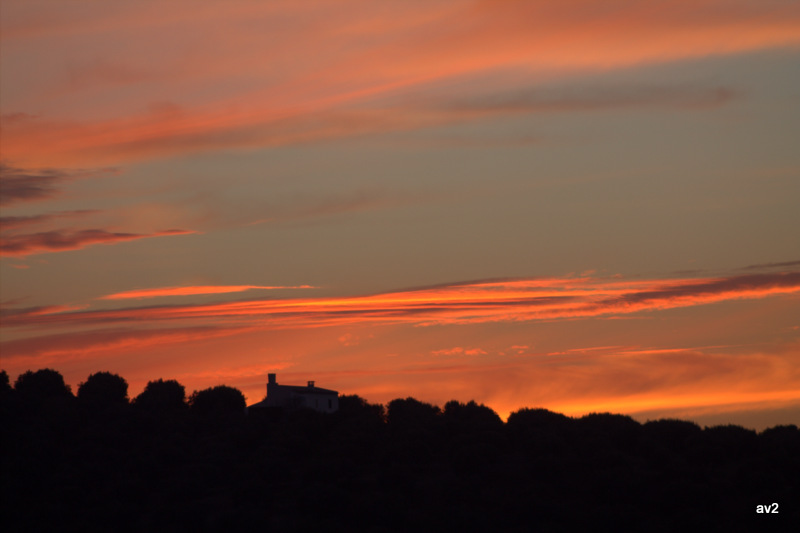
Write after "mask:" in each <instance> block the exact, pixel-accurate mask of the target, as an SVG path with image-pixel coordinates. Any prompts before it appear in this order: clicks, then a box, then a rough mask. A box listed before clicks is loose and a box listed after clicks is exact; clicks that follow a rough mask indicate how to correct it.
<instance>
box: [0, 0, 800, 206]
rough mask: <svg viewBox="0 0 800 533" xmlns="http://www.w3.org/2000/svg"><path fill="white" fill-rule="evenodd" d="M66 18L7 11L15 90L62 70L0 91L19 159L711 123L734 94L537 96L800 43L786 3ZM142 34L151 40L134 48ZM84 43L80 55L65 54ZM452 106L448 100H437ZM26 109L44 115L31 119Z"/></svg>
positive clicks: (240, 5)
mask: <svg viewBox="0 0 800 533" xmlns="http://www.w3.org/2000/svg"><path fill="white" fill-rule="evenodd" d="M32 4H35V3H32ZM72 4H73V3H71V5H70V8H69V9H67V8H63V7H61V8H54V9H53V8H51V7H50V4H48V9H47V10H46V11H47V12H51V13H52V17H53V18H50V17H42V16H41V15H39V14H37V15H36V16H34V15H33V13H35V11H34V12H31V11H29V9H33V8H31V7H28V6H25V7H23V6H22V5H21V4H17V3H14V2H12V6H11V7H9V8H7V11H8V13H7V14H6V15H5V17H4V21H3V25H4V39H5V40H7V41H9V42H12V43H14V44H15V53H16V54H17V55H15V56H14V57H13V59H14V61H6V62H5V63H6V66H5V67H4V68H5V70H6V71H7V72H8V76H7V77H9V78H16V79H23V78H22V77H21V76H17V75H16V74H18V73H19V72H21V71H22V69H24V68H25V65H27V64H28V63H26V62H25V59H24V58H25V52H24V51H25V47H26V46H30V47H31V49H32V50H35V49H36V47H37V46H38V47H47V46H52V45H54V44H55V43H58V46H59V49H60V50H61V51H62V54H63V56H64V60H63V61H59V62H58V63H53V64H51V63H49V62H46V63H42V64H40V68H39V70H38V71H37V74H36V76H34V77H33V78H32V79H31V85H30V86H27V87H26V86H23V85H22V84H20V85H14V86H13V87H12V88H13V90H6V91H4V109H5V108H6V107H7V113H6V117H7V118H6V120H5V121H4V129H5V131H4V152H5V153H6V154H5V157H7V158H9V160H12V161H19V162H21V163H23V164H43V163H44V164H69V165H76V164H78V165H79V164H82V162H85V161H87V160H91V161H93V162H96V161H107V162H116V161H134V160H139V159H149V158H153V157H163V156H168V155H179V154H184V153H188V152H196V151H206V150H213V149H223V148H234V147H253V146H275V145H284V144H287V143H297V142H306V141H309V140H315V139H325V138H335V137H341V136H352V135H361V134H365V133H374V132H382V131H388V130H406V129H413V128H420V127H425V126H429V125H437V124H442V123H446V122H449V121H453V120H463V119H469V118H474V117H478V116H485V115H486V114H492V113H507V112H509V111H512V110H513V111H515V112H519V111H526V112H535V111H563V110H576V109H577V110H591V109H602V108H611V107H627V106H650V105H656V106H664V105H666V106H669V107H678V108H691V107H706V106H710V105H718V104H720V103H724V102H725V101H727V100H728V99H730V98H731V96H732V95H733V93H732V92H731V91H730V90H729V89H728V88H725V87H659V86H654V87H641V86H631V87H600V88H594V89H593V88H590V87H583V88H582V87H579V88H577V89H576V88H569V87H567V88H565V89H563V90H562V89H558V90H553V91H550V92H548V91H541V90H540V89H539V88H538V86H539V84H540V83H541V81H542V80H543V79H544V80H547V79H552V78H561V77H569V76H574V74H575V73H593V72H598V71H603V70H609V69H614V68H624V67H629V66H632V65H642V64H652V63H662V62H667V61H673V60H680V59H687V58H697V57H704V56H708V55H714V54H728V53H733V52H741V51H748V50H759V49H764V48H770V47H780V46H791V45H795V44H797V43H798V42H800V37H798V35H800V32H798V29H800V8H798V7H797V5H796V4H795V3H791V2H780V1H769V2H767V1H765V2H757V3H755V2H730V1H729V0H726V1H723V0H705V1H700V2H694V3H692V5H689V4H687V3H686V2H683V1H681V0H669V1H662V2H657V3H649V4H648V5H646V6H645V5H643V4H641V3H640V2H633V1H619V2H612V3H611V4H609V3H608V2H606V3H605V4H604V6H603V7H602V8H598V6H597V4H596V3H595V2H592V1H588V0H574V1H569V2H562V3H559V4H558V5H557V6H556V5H551V4H549V3H543V2H477V3H467V4H465V3H463V2H457V1H439V2H433V3H428V4H426V6H425V9H420V6H417V5H415V4H409V5H405V4H392V5H391V6H377V5H375V4H374V3H372V2H366V1H364V0H353V1H349V2H337V3H335V4H331V3H328V2H318V3H316V4H315V7H314V8H309V6H308V5H307V4H305V8H301V7H299V6H295V5H290V4H287V3H281V2H275V3H273V2H270V3H269V5H268V6H266V5H265V6H259V5H255V4H252V3H249V2H229V3H226V9H225V10H224V12H222V10H221V12H220V13H219V14H216V13H215V14H214V16H211V15H210V12H209V11H208V10H207V9H198V6H196V5H195V3H191V4H189V3H188V2H175V3H174V4H173V5H172V7H171V8H169V9H163V10H162V9H159V12H158V15H157V16H155V15H152V14H151V15H150V17H151V18H147V16H146V15H145V14H146V13H148V12H149V9H148V8H144V9H140V8H139V6H137V8H136V9H133V8H130V7H109V6H103V7H102V8H100V9H97V8H93V9H91V10H89V11H88V12H86V13H84V15H82V16H80V17H77V16H76V13H82V12H83V10H84V9H85V7H86V6H84V5H83V4H80V3H77V5H72ZM179 6H181V7H183V9H180V10H179V9H178V7H179ZM162 11H163V12H162ZM59 12H61V14H60V15H56V13H59ZM178 12H180V13H181V17H176V16H175V14H176V13H178ZM170 14H172V15H170ZM155 20H158V21H159V22H158V23H154V21H155ZM67 21H72V23H67ZM143 26H147V27H148V40H147V42H142V40H141V38H140V35H141V29H142V27H143ZM110 28H114V30H113V31H111V30H110ZM76 34H78V35H81V39H73V36H74V35H76ZM132 43H136V46H132V45H131V44H132ZM103 50H109V51H112V50H113V51H114V52H113V53H112V52H108V53H104V52H103ZM134 50H135V53H134ZM87 58H91V60H87ZM26 79H27V78H26ZM464 80H470V83H468V84H465V83H463V82H464ZM468 86H474V87H477V88H478V89H477V90H475V91H472V90H469V89H465V87H468ZM520 86H523V87H524V86H528V87H529V88H528V89H522V90H521V89H519V87H520ZM197 87H203V90H202V91H198V90H197ZM133 89H135V90H133ZM485 89H490V90H489V93H488V95H487V92H486V91H485ZM562 91H563V92H562ZM442 93H446V94H445V96H446V98H437V94H438V95H439V96H441V95H442ZM87 95H92V96H96V95H102V97H103V98H102V99H98V98H90V97H89V96H87ZM32 97H34V98H36V99H38V101H48V102H51V103H50V104H49V105H48V106H46V108H45V109H35V110H31V109H29V107H30V102H31V101H32ZM42 145H46V146H48V150H47V152H46V153H43V152H42V150H41V146H42ZM48 179H49V178H48V177H47V176H42V177H41V179H39V180H38V181H31V180H27V181H28V182H27V184H26V185H27V192H26V189H24V188H23V187H22V184H15V185H14V187H13V189H14V190H15V191H16V194H17V195H28V196H27V198H32V197H35V196H36V195H39V196H41V195H46V194H50V188H51V183H50V181H48Z"/></svg>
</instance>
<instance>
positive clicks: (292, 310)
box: [4, 272, 800, 328]
mask: <svg viewBox="0 0 800 533" xmlns="http://www.w3.org/2000/svg"><path fill="white" fill-rule="evenodd" d="M179 290H180V289H179ZM190 290H191V289H190ZM200 290H203V289H200ZM797 292H800V272H778V273H763V274H751V275H744V276H731V277H723V278H703V279H690V280H649V281H620V280H607V279H597V278H588V277H580V278H544V279H522V280H507V281H503V280H501V281H485V282H475V283H462V284H454V285H445V286H439V287H434V288H428V289H417V290H409V291H401V292H390V293H383V294H377V295H372V296H353V297H338V298H295V299H269V300H247V301H237V302H224V303H218V304H205V305H171V306H158V307H135V308H122V309H111V310H102V311H79V312H67V313H56V314H46V315H42V314H17V315H14V316H10V317H8V318H7V319H6V320H5V321H4V322H5V326H7V327H11V326H25V325H34V324H42V325H44V324H76V325H77V324H95V323H116V322H162V321H170V320H226V321H231V320H234V321H237V322H242V323H254V322H256V323H258V324H259V325H260V326H261V327H264V328H285V327H319V326H330V325H346V324H358V325H363V324H411V325H424V326H431V325H446V324H477V323H488V322H505V321H527V320H554V319H564V318H585V317H597V316H620V315H627V314H631V313H639V312H647V311H655V310H663V309H672V308H677V307H688V306H695V305H704V304H709V303H714V302H722V301H728V300H737V299H753V298H764V297H767V296H772V295H778V294H792V293H797Z"/></svg>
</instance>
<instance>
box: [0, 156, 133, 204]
mask: <svg viewBox="0 0 800 533" xmlns="http://www.w3.org/2000/svg"><path fill="white" fill-rule="evenodd" d="M117 172H119V170H118V169H116V168H103V169H94V170H86V169H58V168H45V169H27V168H17V167H12V166H10V165H7V164H4V163H0V205H11V204H14V203H18V202H30V201H34V200H46V199H48V198H51V197H53V196H55V195H56V194H58V187H57V185H60V184H62V183H65V182H68V181H71V180H73V179H79V178H88V177H95V176H103V175H108V174H114V173H117Z"/></svg>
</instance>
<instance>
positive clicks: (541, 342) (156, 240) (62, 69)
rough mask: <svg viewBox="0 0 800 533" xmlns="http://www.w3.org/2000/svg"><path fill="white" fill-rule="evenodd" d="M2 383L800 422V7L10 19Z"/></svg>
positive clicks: (3, 94)
mask: <svg viewBox="0 0 800 533" xmlns="http://www.w3.org/2000/svg"><path fill="white" fill-rule="evenodd" d="M0 25H1V26H0V39H1V40H2V41H1V43H0V44H1V47H0V60H1V61H2V63H0V68H1V69H2V70H1V72H0V73H1V74H2V76H1V78H2V79H1V81H0V106H1V107H2V124H1V125H2V132H1V133H2V137H0V142H1V144H0V148H1V150H2V152H1V153H0V158H1V159H0V164H1V165H2V178H0V179H1V180H2V181H1V182H0V206H1V207H2V225H1V227H0V254H2V259H0V276H2V278H0V279H1V280H2V285H0V300H1V301H2V328H0V335H2V344H0V354H1V355H2V361H0V368H3V369H5V370H6V371H7V372H8V373H9V375H10V377H11V380H12V383H13V381H14V380H15V379H16V377H17V376H18V375H19V374H20V373H22V372H24V371H26V370H28V369H32V370H36V369H39V368H54V369H56V370H58V371H60V372H61V373H62V374H63V375H64V377H65V379H66V381H67V382H68V383H69V384H70V385H71V386H72V388H73V391H74V390H76V389H77V385H78V384H79V383H80V382H81V381H83V380H85V379H86V377H87V376H88V375H89V374H90V373H93V372H97V371H101V370H107V371H111V372H115V373H118V374H120V375H121V376H123V377H125V378H126V379H127V380H128V383H129V384H130V390H129V392H130V395H131V397H133V396H135V395H137V394H138V393H139V392H141V390H142V389H143V388H144V386H145V384H146V383H147V381H149V380H154V379H157V378H163V379H177V380H178V381H180V382H181V383H182V384H184V385H185V386H186V388H187V391H188V392H191V391H192V390H195V389H202V388H206V387H210V386H213V385H218V384H226V385H230V386H235V387H237V388H239V389H241V390H242V391H243V392H244V393H245V395H246V397H247V399H248V403H254V402H257V401H259V400H261V399H262V398H263V397H264V394H265V392H266V389H265V384H266V381H267V373H272V372H275V373H277V374H278V382H279V383H283V384H304V383H305V382H306V381H307V380H315V381H316V383H317V385H318V386H321V387H325V388H330V389H335V390H338V391H340V392H341V393H345V394H358V395H360V396H362V397H364V398H366V399H367V400H369V401H371V402H387V401H389V400H391V399H394V398H399V397H407V396H413V397H415V398H417V399H419V400H422V401H426V402H430V403H436V404H439V405H443V404H444V403H445V402H447V401H449V400H451V399H457V400H460V401H468V400H473V399H474V400H475V401H478V402H480V403H484V404H486V405H489V406H490V407H492V408H493V409H495V410H496V411H497V412H498V413H499V414H500V415H501V416H503V417H506V416H507V415H508V413H509V412H511V411H514V410H516V409H519V408H521V407H526V406H527V407H545V408H548V409H551V410H554V411H559V412H563V413H566V414H569V415H581V414H584V413H589V412H602V411H611V412H621V413H626V414H631V415H632V416H634V417H636V418H637V419H639V420H642V421H644V420H647V419H654V418H661V417H678V418H686V419H692V420H695V421H698V422H699V423H701V424H709V425H711V424H720V423H735V424H741V425H745V426H747V427H753V428H759V429H761V428H764V427H768V426H772V425H776V424H781V423H783V424H786V423H798V422H800V149H798V146H800V68H798V65H800V2H797V1H795V0H654V1H647V2H645V1H630V0H625V1H622V0H606V1H603V2H598V1H594V0H560V1H558V2H551V1H543V0H530V1H523V0H497V1H455V0H425V1H416V0H412V1H404V2H374V1H366V0H337V1H321V0H320V1H309V2H297V1H270V2H256V1H251V0H227V1H224V2H222V1H198V0H191V1H189V0H173V1H169V2H163V1H149V0H148V1H139V2H98V1H93V0H69V1H66V0H64V1H52V0H4V1H3V3H2V8H1V10H0Z"/></svg>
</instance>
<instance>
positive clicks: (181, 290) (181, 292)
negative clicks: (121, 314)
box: [99, 285, 316, 300]
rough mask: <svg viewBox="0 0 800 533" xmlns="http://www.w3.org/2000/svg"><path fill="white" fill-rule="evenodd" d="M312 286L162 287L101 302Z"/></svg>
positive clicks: (140, 290)
mask: <svg viewBox="0 0 800 533" xmlns="http://www.w3.org/2000/svg"><path fill="white" fill-rule="evenodd" d="M314 288H316V287H312V286H311V285H295V286H265V285H195V286H189V287H161V288H156V289H136V290H131V291H124V292H116V293H114V294H107V295H105V296H101V297H100V298H99V299H100V300H130V299H141V298H159V297H162V296H194V295H197V294H225V293H231V292H244V291H251V290H282V289H314Z"/></svg>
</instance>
